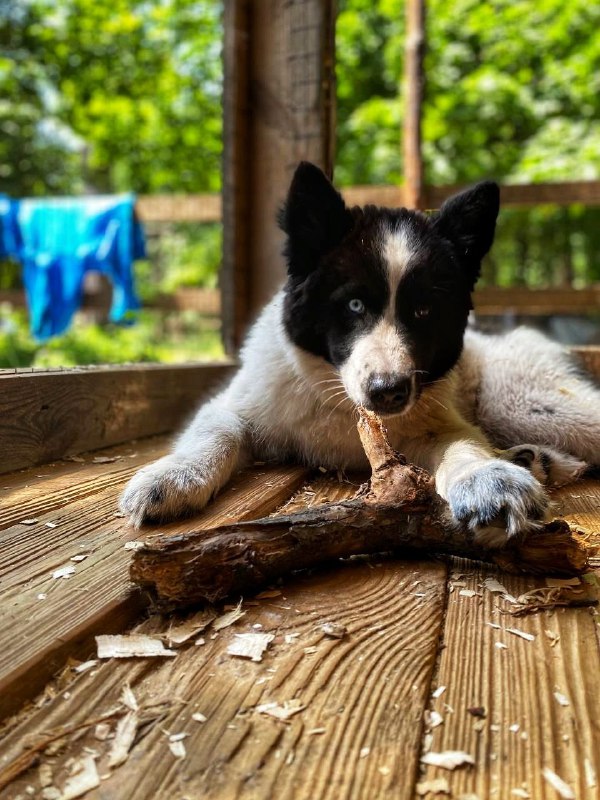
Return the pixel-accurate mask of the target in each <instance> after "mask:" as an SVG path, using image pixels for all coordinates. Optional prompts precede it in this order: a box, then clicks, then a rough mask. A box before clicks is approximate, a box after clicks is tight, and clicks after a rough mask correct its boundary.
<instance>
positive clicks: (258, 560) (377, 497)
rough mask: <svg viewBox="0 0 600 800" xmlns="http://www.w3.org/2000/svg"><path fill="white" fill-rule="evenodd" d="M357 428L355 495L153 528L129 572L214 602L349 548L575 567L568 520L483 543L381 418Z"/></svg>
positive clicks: (174, 599)
mask: <svg viewBox="0 0 600 800" xmlns="http://www.w3.org/2000/svg"><path fill="white" fill-rule="evenodd" d="M358 429H359V433H360V437H361V441H362V443H363V447H364V448H365V452H366V454H367V457H368V459H369V463H370V464H371V469H372V476H371V480H370V482H369V484H368V485H367V486H365V487H362V488H361V489H360V490H359V492H358V493H357V494H356V495H355V497H354V498H353V499H351V500H347V501H344V502H339V503H328V504H325V505H321V506H317V507H315V508H310V509H307V510H306V511H300V512H296V513H293V514H289V515H281V516H274V517H266V518H264V519H258V520H251V521H248V522H239V523H236V524H234V525H223V526H221V527H219V528H213V529H212V530H204V531H194V532H191V533H184V534H177V535H170V536H166V535H157V536H154V537H152V538H150V539H148V540H147V541H146V542H144V543H143V547H141V548H140V549H138V550H136V551H135V552H134V555H133V561H132V564H131V578H132V580H133V581H135V582H136V583H138V584H140V585H141V586H143V587H145V588H147V589H150V590H151V592H152V594H153V595H154V597H155V599H156V600H157V601H158V602H159V603H162V604H163V605H168V606H183V605H191V604H194V603H198V602H205V601H209V602H215V601H217V600H220V599H222V598H224V597H227V596H228V595H232V594H239V593H240V592H246V591H248V590H254V589H258V588H259V587H260V586H262V585H264V584H265V583H268V582H269V581H273V580H274V579H276V578H279V577H281V576H282V575H285V574H288V573H290V572H292V571H293V570H298V569H303V568H306V567H314V566H316V565H318V564H322V563H324V562H327V561H331V560H335V559H339V558H345V557H348V556H351V555H358V554H368V553H380V552H392V553H396V554H399V555H400V554H404V555H407V554H409V553H411V554H427V555H432V554H448V555H455V556H463V557H466V558H471V559H477V560H480V561H485V562H489V563H492V564H495V565H497V566H498V567H500V568H501V569H503V570H505V571H507V572H512V573H517V574H522V573H528V574H541V575H563V576H571V575H578V574H580V573H582V572H583V571H585V569H586V568H587V566H588V558H587V552H586V549H585V547H584V546H583V545H582V544H581V543H580V542H579V541H577V539H576V538H575V537H574V536H573V535H572V533H571V531H570V529H569V526H568V525H567V523H566V522H562V521H555V522H551V523H549V524H547V525H544V526H542V527H541V528H540V529H539V530H537V531H535V532H531V533H528V534H527V535H525V536H523V537H521V538H519V540H518V541H515V542H512V543H511V544H510V545H509V546H507V547H506V548H504V549H502V550H489V549H486V548H484V547H482V546H481V545H477V544H476V543H475V542H473V540H472V537H470V536H468V535H467V534H465V533H464V532H463V531H457V530H456V527H455V526H453V525H451V524H450V523H449V518H448V507H447V505H446V503H445V502H444V501H443V500H442V499H441V498H440V497H439V496H438V495H437V494H436V493H435V490H434V485H433V479H432V477H431V476H430V475H429V473H427V472H425V470H422V469H420V468H419V467H416V466H414V465H412V464H407V463H406V460H405V459H404V458H403V457H402V456H400V455H399V454H398V453H396V452H395V451H394V450H393V449H392V448H391V447H390V445H389V443H388V441H387V437H386V435H385V431H384V429H383V426H382V423H381V421H380V420H379V418H378V417H376V416H375V415H374V414H370V413H369V412H362V411H361V415H360V420H359V423H358Z"/></svg>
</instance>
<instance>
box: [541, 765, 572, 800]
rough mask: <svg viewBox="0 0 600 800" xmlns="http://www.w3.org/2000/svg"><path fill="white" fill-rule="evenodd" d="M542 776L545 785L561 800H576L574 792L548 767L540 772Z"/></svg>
mask: <svg viewBox="0 0 600 800" xmlns="http://www.w3.org/2000/svg"><path fill="white" fill-rule="evenodd" d="M542 775H543V776H544V780H545V781H546V783H549V784H550V786H552V788H553V789H554V790H555V791H556V792H558V794H559V795H560V796H561V797H562V798H563V800H576V798H575V792H574V791H573V789H571V787H570V786H569V784H568V783H565V781H563V779H562V778H560V777H559V776H558V775H557V774H556V772H553V771H552V770H551V769H549V768H548V767H544V769H543V770H542Z"/></svg>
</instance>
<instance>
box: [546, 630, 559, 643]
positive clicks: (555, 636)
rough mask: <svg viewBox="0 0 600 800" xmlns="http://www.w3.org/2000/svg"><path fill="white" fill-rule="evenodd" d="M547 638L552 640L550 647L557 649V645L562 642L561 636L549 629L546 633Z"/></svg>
mask: <svg viewBox="0 0 600 800" xmlns="http://www.w3.org/2000/svg"><path fill="white" fill-rule="evenodd" d="M544 634H545V635H546V637H547V638H548V639H549V640H550V647H555V645H557V644H558V642H560V635H559V634H558V633H555V632H554V631H551V630H549V629H548V628H547V629H546V630H545V631H544Z"/></svg>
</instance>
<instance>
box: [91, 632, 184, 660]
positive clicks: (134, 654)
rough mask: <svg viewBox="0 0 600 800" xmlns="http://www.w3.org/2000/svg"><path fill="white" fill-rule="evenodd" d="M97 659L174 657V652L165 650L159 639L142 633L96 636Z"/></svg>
mask: <svg viewBox="0 0 600 800" xmlns="http://www.w3.org/2000/svg"><path fill="white" fill-rule="evenodd" d="M96 644H97V646H98V658H146V657H154V656H176V655H177V653H176V652H175V650H167V649H166V647H165V646H164V644H163V643H162V641H161V640H160V639H155V638H154V637H152V636H146V635H145V634H143V633H130V634H115V635H101V636H96Z"/></svg>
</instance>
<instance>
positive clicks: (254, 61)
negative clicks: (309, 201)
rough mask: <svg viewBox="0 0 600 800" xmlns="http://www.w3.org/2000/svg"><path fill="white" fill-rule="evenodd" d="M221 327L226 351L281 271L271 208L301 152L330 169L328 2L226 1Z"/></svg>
mask: <svg viewBox="0 0 600 800" xmlns="http://www.w3.org/2000/svg"><path fill="white" fill-rule="evenodd" d="M225 15H226V19H225V48H224V54H225V95H224V115H225V131H224V170H225V171H224V187H223V213H224V217H223V222H224V252H223V269H222V272H221V288H222V291H223V329H224V336H225V344H226V349H227V351H228V352H233V351H234V350H235V349H236V348H237V347H238V346H239V344H240V342H241V339H242V336H243V332H244V330H245V329H246V328H247V326H248V324H249V322H250V321H251V320H252V319H253V318H254V317H255V316H256V314H257V313H258V311H259V310H260V308H262V306H263V305H264V304H265V302H266V301H267V300H268V299H270V297H271V296H272V295H273V294H274V292H275V290H276V289H277V287H278V286H279V284H280V283H281V282H282V281H283V278H284V274H285V273H284V267H283V259H282V256H281V250H282V243H283V239H282V234H281V232H280V231H279V230H278V229H277V225H276V222H275V218H276V214H277V211H278V209H279V207H280V206H281V203H282V202H283V200H284V198H285V195H286V192H287V189H288V186H289V183H290V179H291V176H292V173H293V170H294V169H295V167H296V166H297V164H298V162H299V161H300V160H302V159H307V160H310V161H313V162H315V163H317V164H319V165H320V166H322V167H324V168H325V169H326V170H329V171H331V168H332V165H333V164H332V151H333V142H334V136H333V134H332V120H333V114H334V98H335V92H334V88H333V87H334V59H333V40H334V37H333V20H334V9H333V3H331V2H328V0H296V1H295V2H292V3H290V2H288V0H272V2H269V3H249V2H248V1H247V0H232V2H230V3H227V4H226V6H225Z"/></svg>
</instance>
